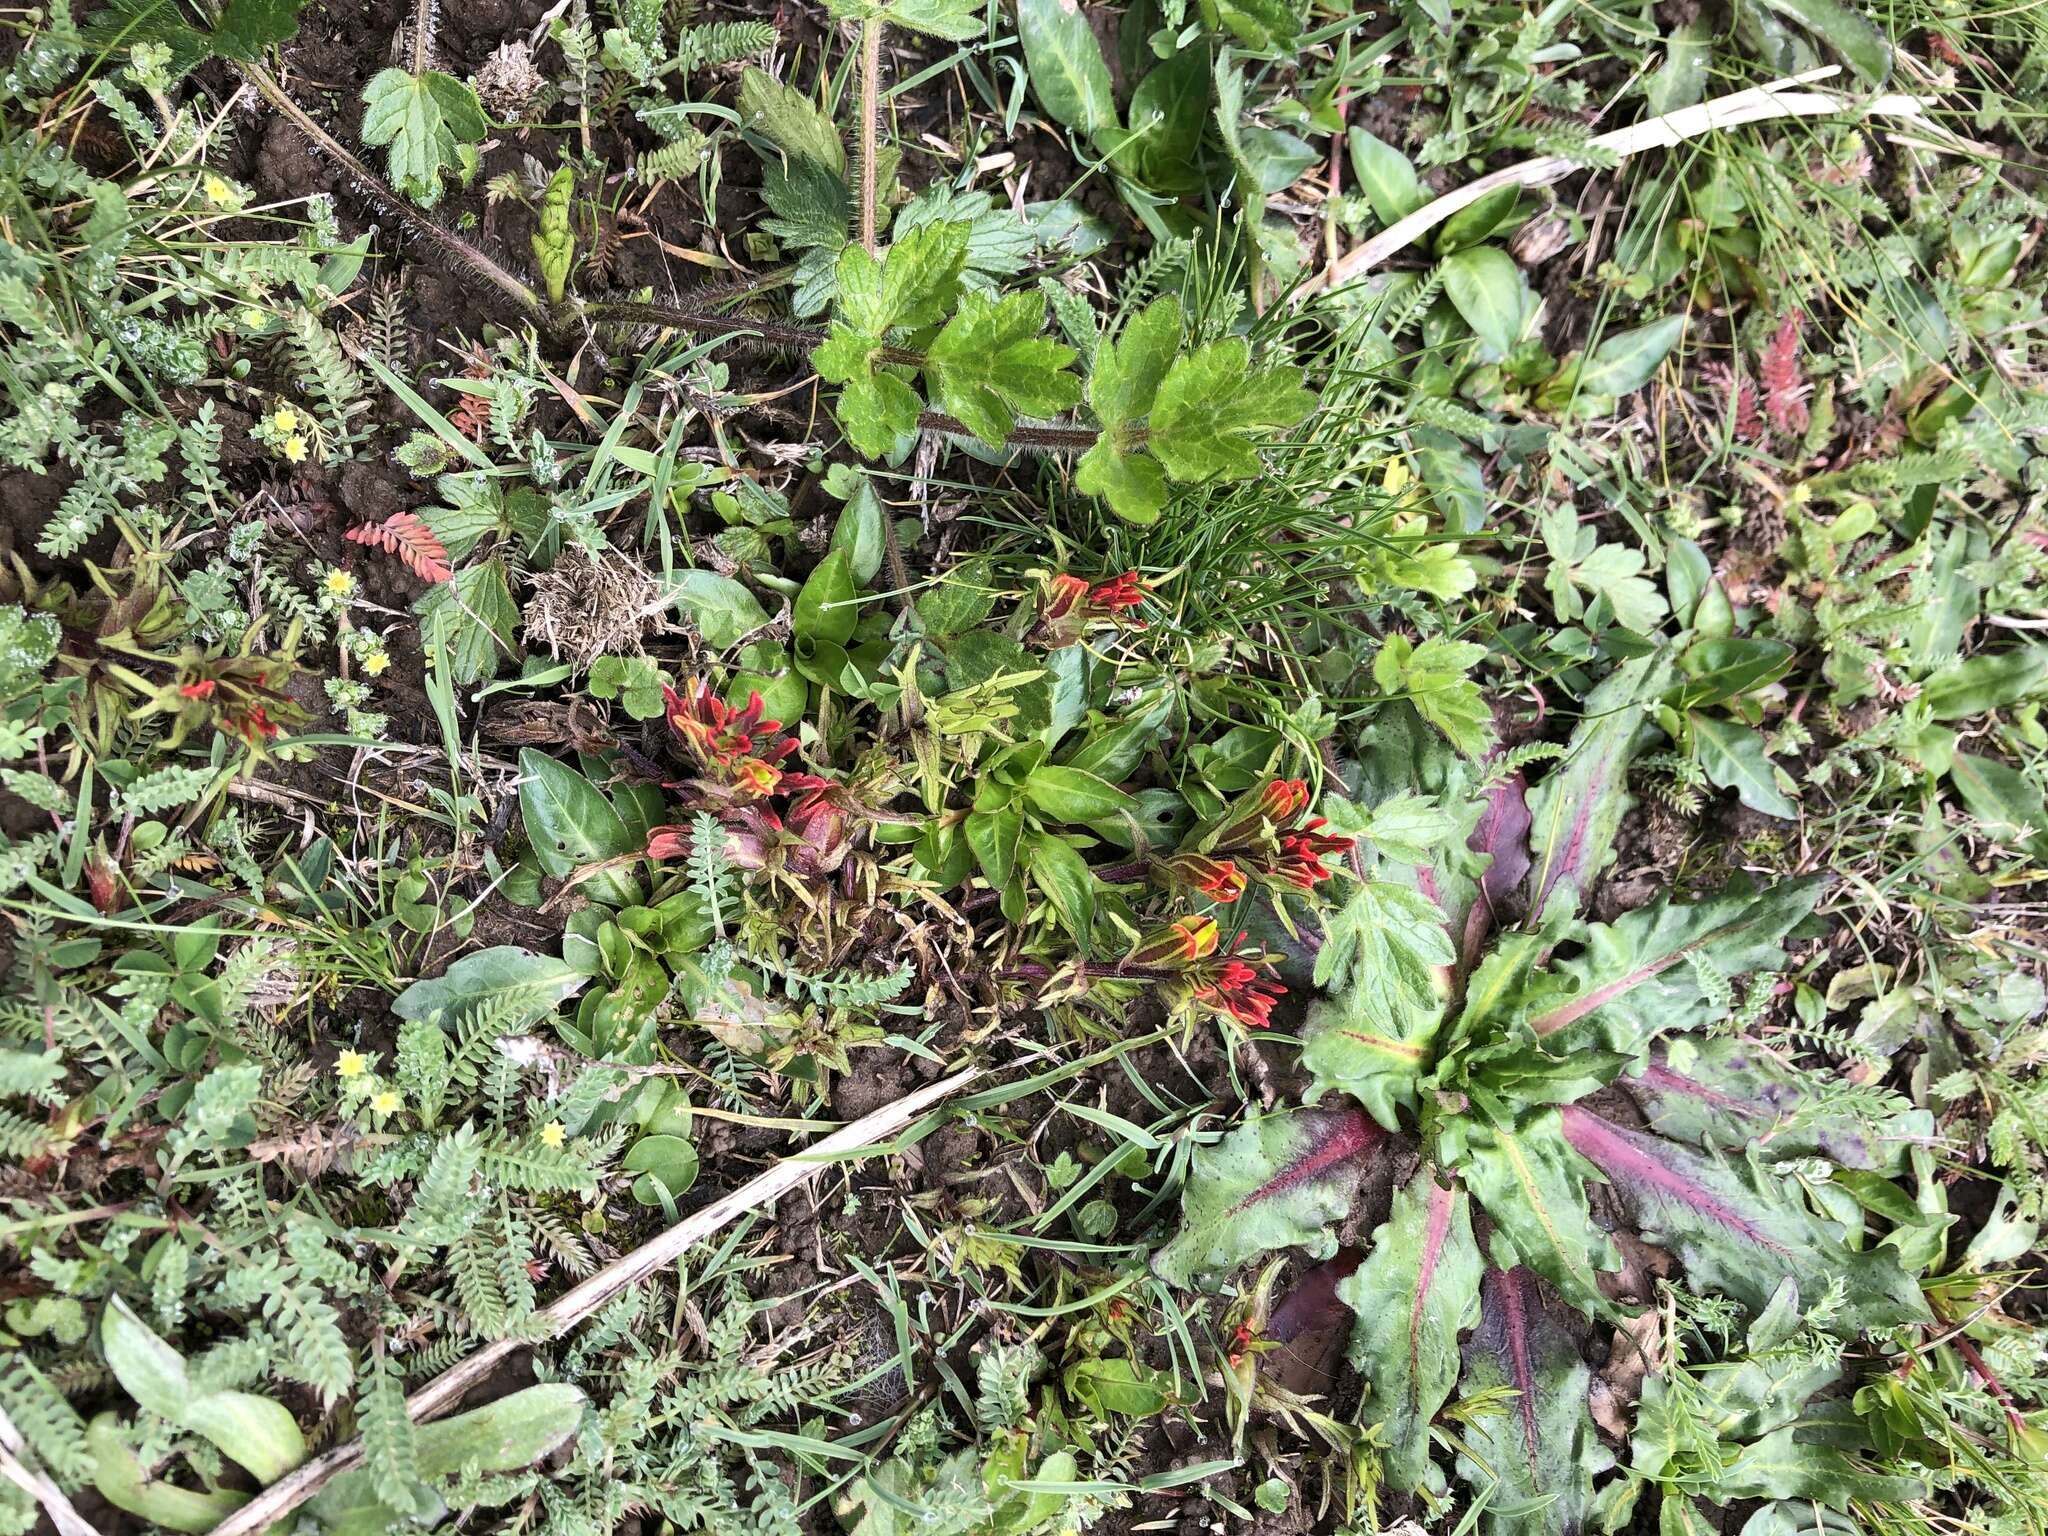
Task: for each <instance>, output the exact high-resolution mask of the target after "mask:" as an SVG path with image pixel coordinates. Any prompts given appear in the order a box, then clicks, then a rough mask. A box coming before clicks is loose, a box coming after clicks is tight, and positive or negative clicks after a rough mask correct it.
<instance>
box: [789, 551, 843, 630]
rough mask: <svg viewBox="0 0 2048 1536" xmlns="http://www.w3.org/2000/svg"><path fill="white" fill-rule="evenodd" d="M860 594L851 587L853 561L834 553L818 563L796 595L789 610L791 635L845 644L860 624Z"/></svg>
mask: <svg viewBox="0 0 2048 1536" xmlns="http://www.w3.org/2000/svg"><path fill="white" fill-rule="evenodd" d="M859 595H860V594H859V593H858V592H857V591H856V590H855V588H854V584H853V562H852V561H851V560H849V559H848V558H847V554H846V551H845V550H843V549H835V550H833V551H832V552H831V553H830V554H828V555H826V556H825V558H824V559H822V560H820V561H819V562H818V566H817V569H816V570H814V571H812V572H811V574H810V576H809V578H808V579H806V580H805V582H804V584H803V587H802V588H801V589H800V590H799V591H798V592H797V595H796V602H795V604H794V605H792V607H791V610H790V619H789V627H790V633H792V634H793V635H795V636H796V638H797V639H799V640H823V641H826V642H827V643H829V644H832V645H845V644H846V643H847V642H848V641H850V640H851V639H852V638H853V632H854V630H855V629H856V628H857V627H858V626H859V624H860V606H859V602H858V598H859Z"/></svg>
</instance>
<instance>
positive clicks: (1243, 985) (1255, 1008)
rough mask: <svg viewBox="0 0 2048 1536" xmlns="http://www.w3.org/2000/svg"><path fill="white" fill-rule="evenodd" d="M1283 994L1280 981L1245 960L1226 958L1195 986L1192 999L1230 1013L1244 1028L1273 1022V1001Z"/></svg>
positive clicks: (1285, 990) (1284, 989) (1256, 1027)
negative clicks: (1264, 973) (1208, 976)
mask: <svg viewBox="0 0 2048 1536" xmlns="http://www.w3.org/2000/svg"><path fill="white" fill-rule="evenodd" d="M1286 994H1287V989H1286V988H1285V987H1283V986H1281V985H1280V983H1279V982H1277V981H1274V980H1272V979H1271V978H1269V977H1266V976H1263V975H1261V974H1260V973H1259V972H1258V971H1257V970H1256V969H1255V968H1253V967H1252V966H1249V965H1247V964H1245V962H1244V961H1242V960H1226V961H1224V962H1223V968H1222V969H1221V970H1219V971H1217V972H1216V974H1215V975H1214V976H1213V977H1211V978H1210V979H1209V980H1208V981H1205V982H1203V983H1202V984H1201V985H1200V986H1198V987H1196V988H1195V1001H1196V1002H1198V1003H1202V1004H1205V1005H1207V1006H1208V1007H1210V1008H1214V1009H1215V1010H1216V1011H1217V1012H1219V1013H1227V1014H1229V1015H1230V1016H1231V1017H1232V1018H1233V1019H1235V1020H1237V1022H1238V1023H1240V1024H1242V1025H1244V1026H1245V1027H1246V1028H1247V1029H1264V1028H1266V1027H1267V1026H1268V1025H1269V1024H1271V1023H1272V1022H1273V1004H1274V1003H1276V1002H1278V1001H1279V1000H1280V999H1281V998H1282V997H1284V996H1285V995H1286Z"/></svg>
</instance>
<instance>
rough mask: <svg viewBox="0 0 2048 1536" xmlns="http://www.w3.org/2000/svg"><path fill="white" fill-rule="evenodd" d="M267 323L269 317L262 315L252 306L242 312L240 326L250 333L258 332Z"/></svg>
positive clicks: (260, 311)
mask: <svg viewBox="0 0 2048 1536" xmlns="http://www.w3.org/2000/svg"><path fill="white" fill-rule="evenodd" d="M269 323H270V316H268V315H266V314H265V313H263V311H262V310H260V309H258V308H257V307H256V306H255V305H254V304H251V305H250V306H249V307H248V308H247V309H245V310H243V311H242V324H243V325H244V326H246V327H247V328H248V329H250V330H252V331H260V330H262V329H263V327H264V326H266V325H268V324H269Z"/></svg>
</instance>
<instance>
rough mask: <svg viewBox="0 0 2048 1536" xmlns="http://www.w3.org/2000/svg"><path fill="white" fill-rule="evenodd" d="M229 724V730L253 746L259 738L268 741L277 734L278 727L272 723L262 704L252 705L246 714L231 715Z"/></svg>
mask: <svg viewBox="0 0 2048 1536" xmlns="http://www.w3.org/2000/svg"><path fill="white" fill-rule="evenodd" d="M227 724H228V729H229V730H231V731H233V732H234V733H235V734H236V735H237V736H240V737H241V738H242V739H243V740H244V741H246V742H248V743H249V744H250V745H251V746H253V745H255V743H256V742H258V741H259V740H260V741H268V740H270V739H271V738H272V737H273V736H275V735H276V734H277V727H276V726H275V725H274V724H272V723H271V719H270V716H269V715H267V714H265V713H264V711H263V706H262V705H261V704H255V705H251V706H250V709H249V712H248V713H247V714H245V715H232V716H230V717H229V718H228V723H227Z"/></svg>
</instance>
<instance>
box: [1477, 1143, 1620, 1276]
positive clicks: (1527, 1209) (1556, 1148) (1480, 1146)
mask: <svg viewBox="0 0 2048 1536" xmlns="http://www.w3.org/2000/svg"><path fill="white" fill-rule="evenodd" d="M1442 1147H1443V1158H1444V1162H1445V1164H1446V1166H1448V1167H1450V1168H1452V1169H1453V1170H1455V1171H1456V1173H1457V1174H1458V1176H1459V1177H1460V1178H1461V1179H1463V1180H1464V1181H1465V1187H1466V1188H1467V1189H1469V1190H1471V1191H1472V1197H1473V1198H1474V1199H1475V1200H1477V1201H1478V1202H1479V1203H1480V1204H1481V1205H1483V1206H1485V1207H1486V1214H1487V1215H1488V1216H1490V1217H1492V1218H1493V1236H1492V1238H1491V1240H1490V1244H1489V1252H1490V1254H1491V1257H1492V1259H1493V1262H1494V1263H1495V1264H1497V1265H1499V1266H1501V1267H1502V1268H1509V1267H1512V1266H1514V1265H1516V1264H1521V1265H1524V1266H1526V1267H1528V1268H1530V1269H1533V1270H1535V1271H1536V1273H1537V1274H1539V1275H1541V1276H1543V1278H1544V1279H1546V1280H1548V1281H1549V1282H1550V1283H1551V1284H1552V1285H1554V1286H1556V1287H1557V1291H1558V1294H1559V1295H1560V1296H1562V1297H1563V1298H1564V1299H1565V1300H1566V1301H1567V1302H1569V1303H1571V1305H1573V1306H1575V1307H1578V1308H1580V1309H1582V1310H1584V1311H1589V1312H1600V1311H1604V1310H1605V1309H1606V1301H1605V1299H1604V1297H1603V1296H1602V1294H1601V1291H1600V1283H1599V1280H1598V1279H1597V1278H1596V1272H1597V1271H1600V1270H1611V1269H1615V1268H1618V1267H1619V1265H1620V1259H1619V1257H1618V1256H1617V1255H1616V1254H1615V1252H1614V1245H1613V1243H1612V1242H1610V1241H1609V1240H1608V1237H1607V1234H1606V1233H1605V1232H1602V1231H1601V1230H1600V1228H1599V1227H1598V1226H1596V1225H1595V1224H1594V1222H1593V1215H1592V1211H1591V1208H1590V1207H1589V1206H1588V1205H1587V1203H1586V1178H1587V1176H1588V1175H1589V1174H1590V1173H1592V1171H1593V1170H1592V1167H1591V1165H1590V1164H1588V1163H1587V1162H1585V1161H1584V1159H1582V1158H1581V1157H1580V1156H1579V1154H1578V1153H1577V1152H1576V1151H1574V1150H1573V1149H1572V1146H1571V1144H1570V1143H1569V1142H1568V1141H1566V1140H1565V1135H1564V1127H1563V1122H1562V1121H1561V1120H1560V1119H1559V1118H1558V1111H1557V1110H1555V1109H1543V1110H1539V1111H1537V1112H1536V1113H1535V1114H1533V1115H1528V1116H1525V1117H1524V1118H1523V1120H1522V1123H1521V1124H1520V1125H1519V1126H1518V1127H1516V1128H1515V1129H1514V1130H1512V1131H1510V1130H1505V1129H1503V1128H1501V1127H1499V1126H1494V1125H1489V1124H1486V1123H1484V1122H1482V1121H1478V1120H1473V1119H1468V1118H1460V1119H1457V1120H1454V1121H1452V1122H1451V1123H1450V1124H1448V1125H1447V1126H1446V1127H1445V1128H1444V1136H1443V1141H1442Z"/></svg>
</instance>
